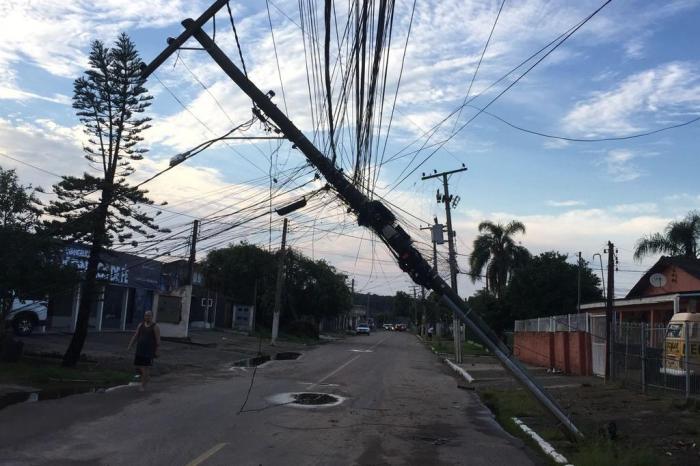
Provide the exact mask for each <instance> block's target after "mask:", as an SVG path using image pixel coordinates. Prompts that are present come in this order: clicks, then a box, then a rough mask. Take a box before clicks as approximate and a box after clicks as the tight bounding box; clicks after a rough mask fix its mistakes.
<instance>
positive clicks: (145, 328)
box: [127, 311, 160, 391]
mask: <svg viewBox="0 0 700 466" xmlns="http://www.w3.org/2000/svg"><path fill="white" fill-rule="evenodd" d="M134 341H136V356H135V357H134V365H135V366H136V367H138V369H139V372H141V386H140V387H139V390H140V391H144V390H145V389H146V384H147V383H148V379H149V376H150V374H149V371H150V367H151V365H153V358H157V357H158V347H159V346H160V329H159V328H158V326H157V325H156V323H155V322H153V312H151V311H146V312H145V313H144V314H143V322H141V323H140V324H139V326H138V327H136V332H134V336H133V337H131V341H129V346H127V351H128V350H130V349H131V347H132V346H133V344H134Z"/></svg>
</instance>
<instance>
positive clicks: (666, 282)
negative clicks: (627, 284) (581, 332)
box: [581, 257, 700, 325]
mask: <svg viewBox="0 0 700 466" xmlns="http://www.w3.org/2000/svg"><path fill="white" fill-rule="evenodd" d="M699 299H700V260H698V259H692V258H686V257H661V259H659V260H658V261H657V262H656V264H654V265H653V266H652V267H651V268H650V269H649V270H647V272H646V273H645V274H644V276H642V278H640V279H639V281H638V282H637V284H636V285H634V287H633V288H632V289H631V290H630V292H629V293H627V296H626V297H625V298H624V299H616V300H615V301H614V302H613V304H614V306H613V307H614V309H615V315H616V319H617V320H618V321H620V322H645V323H647V324H650V325H660V324H666V323H668V321H669V320H671V316H672V315H673V314H677V313H679V312H698V300H699ZM581 311H583V312H589V313H592V314H599V313H603V314H604V313H605V302H599V303H590V304H583V305H581Z"/></svg>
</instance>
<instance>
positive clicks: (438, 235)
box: [420, 217, 445, 273]
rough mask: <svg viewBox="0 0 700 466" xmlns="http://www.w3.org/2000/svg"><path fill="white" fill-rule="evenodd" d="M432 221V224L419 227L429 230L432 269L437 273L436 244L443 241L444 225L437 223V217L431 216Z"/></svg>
mask: <svg viewBox="0 0 700 466" xmlns="http://www.w3.org/2000/svg"><path fill="white" fill-rule="evenodd" d="M433 221H434V222H435V223H433V224H432V225H428V226H425V227H421V228H420V229H421V230H430V240H431V242H432V243H433V270H434V271H435V273H438V263H437V245H438V244H444V243H445V240H444V239H443V236H442V234H443V233H444V232H445V227H444V225H442V224H440V223H438V219H437V217H433Z"/></svg>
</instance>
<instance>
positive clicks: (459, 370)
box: [443, 358, 474, 383]
mask: <svg viewBox="0 0 700 466" xmlns="http://www.w3.org/2000/svg"><path fill="white" fill-rule="evenodd" d="M443 360H444V361H445V362H446V363H447V365H448V366H450V368H452V370H453V371H455V372H456V373H458V374H459V375H461V376H462V377H464V380H466V381H467V382H468V383H472V382H473V381H474V377H472V376H471V374H469V372H467V371H465V370H464V369H462V368H461V367H459V366H458V365H457V364H455V363H453V362H452V361H450V360H449V359H447V358H444V359H443Z"/></svg>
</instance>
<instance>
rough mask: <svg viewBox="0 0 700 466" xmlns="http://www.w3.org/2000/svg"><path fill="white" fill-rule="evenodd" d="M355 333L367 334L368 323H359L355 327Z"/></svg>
mask: <svg viewBox="0 0 700 466" xmlns="http://www.w3.org/2000/svg"><path fill="white" fill-rule="evenodd" d="M355 334H356V335H363V334H364V335H369V324H359V325H358V326H357V327H356V328H355Z"/></svg>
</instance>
